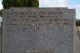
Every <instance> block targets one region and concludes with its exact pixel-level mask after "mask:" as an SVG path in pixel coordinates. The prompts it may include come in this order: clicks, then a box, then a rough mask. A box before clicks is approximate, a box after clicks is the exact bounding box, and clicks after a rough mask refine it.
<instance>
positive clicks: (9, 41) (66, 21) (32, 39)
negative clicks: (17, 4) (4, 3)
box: [3, 8, 75, 53]
mask: <svg viewBox="0 0 80 53" xmlns="http://www.w3.org/2000/svg"><path fill="white" fill-rule="evenodd" d="M74 30H75V10H74V9H68V8H10V9H6V10H3V53H27V52H26V51H28V50H29V51H32V50H33V51H35V50H36V51H37V50H40V49H43V50H44V49H45V50H44V51H46V49H48V50H50V49H51V51H53V52H49V53H75V51H74V35H75V31H74ZM30 53H31V52H30Z"/></svg>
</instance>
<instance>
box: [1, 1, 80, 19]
mask: <svg viewBox="0 0 80 53" xmlns="http://www.w3.org/2000/svg"><path fill="white" fill-rule="evenodd" d="M1 2H2V0H0V9H2V8H3V6H2V3H1ZM79 2H80V0H39V7H68V8H70V9H71V8H72V9H76V18H77V19H80V3H79Z"/></svg>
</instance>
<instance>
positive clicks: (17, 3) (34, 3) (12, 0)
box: [2, 0, 39, 9]
mask: <svg viewBox="0 0 80 53" xmlns="http://www.w3.org/2000/svg"><path fill="white" fill-rule="evenodd" d="M2 4H3V8H4V9H7V8H10V7H39V1H38V0H3V2H2Z"/></svg>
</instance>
